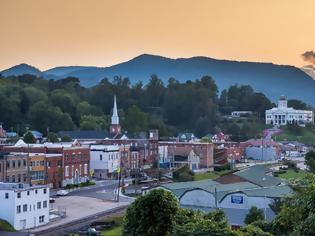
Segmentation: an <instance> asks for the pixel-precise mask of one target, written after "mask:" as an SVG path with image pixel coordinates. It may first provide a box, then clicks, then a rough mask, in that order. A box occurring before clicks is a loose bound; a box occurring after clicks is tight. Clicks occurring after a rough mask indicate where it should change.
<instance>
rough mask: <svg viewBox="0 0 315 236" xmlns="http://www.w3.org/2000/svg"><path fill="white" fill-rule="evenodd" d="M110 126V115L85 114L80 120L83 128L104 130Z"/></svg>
mask: <svg viewBox="0 0 315 236" xmlns="http://www.w3.org/2000/svg"><path fill="white" fill-rule="evenodd" d="M108 126H109V117H107V116H93V115H83V116H82V117H81V120H80V129H81V130H104V129H107V127H108Z"/></svg>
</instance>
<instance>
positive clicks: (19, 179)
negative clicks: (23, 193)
mask: <svg viewBox="0 0 315 236" xmlns="http://www.w3.org/2000/svg"><path fill="white" fill-rule="evenodd" d="M17 178H18V182H19V183H20V182H21V175H20V174H18V177H17Z"/></svg>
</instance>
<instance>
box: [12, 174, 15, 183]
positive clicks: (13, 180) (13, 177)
mask: <svg viewBox="0 0 315 236" xmlns="http://www.w3.org/2000/svg"><path fill="white" fill-rule="evenodd" d="M11 179H12V182H13V183H14V182H15V175H12V177H11Z"/></svg>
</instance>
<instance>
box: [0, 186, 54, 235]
mask: <svg viewBox="0 0 315 236" xmlns="http://www.w3.org/2000/svg"><path fill="white" fill-rule="evenodd" d="M0 209H1V210H0V219H4V220H6V221H8V222H9V223H10V224H11V225H12V226H13V227H14V228H15V229H16V230H23V229H30V228H34V227H38V226H41V225H44V224H47V223H48V222H49V188H48V186H44V185H34V186H30V185H28V184H22V183H0Z"/></svg>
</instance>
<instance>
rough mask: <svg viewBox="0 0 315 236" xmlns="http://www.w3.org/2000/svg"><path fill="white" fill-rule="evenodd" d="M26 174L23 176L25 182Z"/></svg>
mask: <svg viewBox="0 0 315 236" xmlns="http://www.w3.org/2000/svg"><path fill="white" fill-rule="evenodd" d="M26 180H27V179H26V174H23V181H24V182H26Z"/></svg>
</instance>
